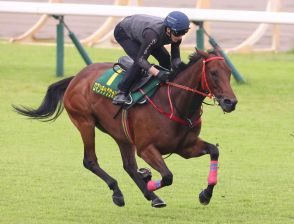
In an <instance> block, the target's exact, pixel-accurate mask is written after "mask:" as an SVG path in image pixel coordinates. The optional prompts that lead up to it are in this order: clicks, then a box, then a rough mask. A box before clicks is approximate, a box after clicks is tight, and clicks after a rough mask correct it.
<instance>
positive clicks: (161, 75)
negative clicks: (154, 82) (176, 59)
mask: <svg viewBox="0 0 294 224" xmlns="http://www.w3.org/2000/svg"><path fill="white" fill-rule="evenodd" d="M170 76H171V73H170V71H164V70H160V71H159V73H158V75H157V78H158V79H159V80H160V81H162V82H168V80H169V78H170Z"/></svg>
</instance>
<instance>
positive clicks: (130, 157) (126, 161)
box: [117, 142, 165, 207]
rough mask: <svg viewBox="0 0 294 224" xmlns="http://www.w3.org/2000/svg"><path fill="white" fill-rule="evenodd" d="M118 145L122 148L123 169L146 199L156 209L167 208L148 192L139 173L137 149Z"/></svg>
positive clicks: (122, 144)
mask: <svg viewBox="0 0 294 224" xmlns="http://www.w3.org/2000/svg"><path fill="white" fill-rule="evenodd" d="M117 143H118V145H119V148H120V152H121V157H122V160H123V167H124V169H125V171H126V172H127V173H128V174H129V176H130V177H131V178H132V179H133V181H134V182H135V183H136V184H137V186H138V187H139V189H140V190H141V191H142V193H143V194H144V196H145V198H146V199H147V200H149V201H150V200H151V201H152V206H154V207H162V206H165V203H164V202H163V201H162V200H161V199H160V198H159V197H158V196H157V195H155V194H154V193H153V192H152V191H148V189H147V184H146V182H145V181H144V180H143V179H142V176H141V174H140V173H138V172H137V170H138V166H137V162H136V157H135V148H134V147H133V146H132V145H131V144H129V143H127V144H124V143H119V142H117Z"/></svg>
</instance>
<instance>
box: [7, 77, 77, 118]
mask: <svg viewBox="0 0 294 224" xmlns="http://www.w3.org/2000/svg"><path fill="white" fill-rule="evenodd" d="M73 78H74V76H72V77H69V78H66V79H63V80H60V81H58V82H56V83H53V84H51V85H50V86H49V87H48V89H47V93H46V95H45V97H44V99H43V102H42V104H41V105H40V106H39V108H37V109H32V108H29V107H25V106H20V107H18V106H15V105H12V107H13V108H14V110H15V111H16V112H17V113H19V114H21V115H24V116H27V117H29V118H33V119H38V120H40V121H54V120H56V118H58V116H59V115H60V114H61V113H62V111H63V103H62V99H63V95H64V92H65V90H66V88H67V87H68V85H69V83H70V82H71V80H72V79H73Z"/></svg>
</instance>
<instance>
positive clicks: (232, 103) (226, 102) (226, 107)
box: [217, 98, 238, 113]
mask: <svg viewBox="0 0 294 224" xmlns="http://www.w3.org/2000/svg"><path fill="white" fill-rule="evenodd" d="M217 101H218V103H219V105H220V106H221V108H222V109H223V111H224V112H227V113H230V112H232V111H233V110H235V108H236V104H237V103H238V101H237V99H236V98H233V99H229V98H218V99H217Z"/></svg>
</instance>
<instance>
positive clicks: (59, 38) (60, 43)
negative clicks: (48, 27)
mask: <svg viewBox="0 0 294 224" xmlns="http://www.w3.org/2000/svg"><path fill="white" fill-rule="evenodd" d="M54 18H56V19H58V20H59V23H58V24H57V26H56V76H63V73H64V22H63V16H54Z"/></svg>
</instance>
